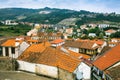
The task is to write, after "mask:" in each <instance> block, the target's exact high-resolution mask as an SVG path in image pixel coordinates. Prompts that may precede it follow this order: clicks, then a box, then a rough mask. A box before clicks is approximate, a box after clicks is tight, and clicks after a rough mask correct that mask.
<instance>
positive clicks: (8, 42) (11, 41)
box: [1, 39, 23, 47]
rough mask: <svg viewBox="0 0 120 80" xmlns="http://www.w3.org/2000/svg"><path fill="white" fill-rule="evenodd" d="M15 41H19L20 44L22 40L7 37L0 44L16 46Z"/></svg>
mask: <svg viewBox="0 0 120 80" xmlns="http://www.w3.org/2000/svg"><path fill="white" fill-rule="evenodd" d="M16 42H19V43H20V44H21V43H22V42H23V41H22V40H15V39H9V40H7V41H6V42H4V43H3V44H2V45H1V46H5V47H16V45H15V43H16Z"/></svg>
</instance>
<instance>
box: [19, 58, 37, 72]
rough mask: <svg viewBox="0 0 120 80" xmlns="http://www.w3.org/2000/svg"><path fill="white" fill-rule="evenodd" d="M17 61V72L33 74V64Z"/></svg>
mask: <svg viewBox="0 0 120 80" xmlns="http://www.w3.org/2000/svg"><path fill="white" fill-rule="evenodd" d="M17 61H18V63H19V70H24V71H28V72H35V64H34V63H29V62H25V61H20V60H17Z"/></svg>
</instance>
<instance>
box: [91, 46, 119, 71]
mask: <svg viewBox="0 0 120 80" xmlns="http://www.w3.org/2000/svg"><path fill="white" fill-rule="evenodd" d="M118 61H120V44H119V45H117V46H115V47H113V48H112V49H111V50H109V51H108V52H106V53H105V54H104V55H102V56H100V57H99V58H98V59H97V60H95V61H94V62H93V64H94V65H95V66H97V67H98V68H99V69H101V70H105V69H107V68H109V67H111V66H112V65H114V64H115V63H117V62H118Z"/></svg>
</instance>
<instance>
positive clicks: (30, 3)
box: [0, 0, 120, 13]
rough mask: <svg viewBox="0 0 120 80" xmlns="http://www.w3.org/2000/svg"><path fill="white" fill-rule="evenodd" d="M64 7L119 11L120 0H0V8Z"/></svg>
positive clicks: (95, 10) (94, 10)
mask: <svg viewBox="0 0 120 80" xmlns="http://www.w3.org/2000/svg"><path fill="white" fill-rule="evenodd" d="M11 7H17V8H34V9H36V8H37V9H38V8H44V7H51V8H62V9H63V8H65V9H72V10H87V11H92V12H104V13H106V12H108V13H110V12H116V13H120V0H0V8H11Z"/></svg>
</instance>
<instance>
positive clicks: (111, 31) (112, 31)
mask: <svg viewBox="0 0 120 80" xmlns="http://www.w3.org/2000/svg"><path fill="white" fill-rule="evenodd" d="M105 32H108V33H115V32H116V31H115V30H113V29H109V30H107V31H105Z"/></svg>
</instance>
